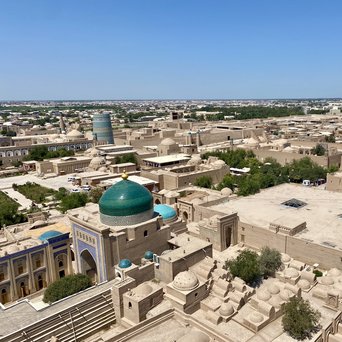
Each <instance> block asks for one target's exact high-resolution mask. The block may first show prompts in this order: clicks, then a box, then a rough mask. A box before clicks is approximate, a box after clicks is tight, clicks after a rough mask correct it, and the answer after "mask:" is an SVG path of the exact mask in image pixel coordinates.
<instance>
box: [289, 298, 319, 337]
mask: <svg viewBox="0 0 342 342" xmlns="http://www.w3.org/2000/svg"><path fill="white" fill-rule="evenodd" d="M320 317H321V314H320V313H319V312H318V311H316V310H314V309H313V308H312V307H311V306H310V303H309V302H308V301H307V300H304V299H302V298H297V297H293V298H291V299H290V300H289V301H288V302H287V303H286V304H285V306H284V316H283V319H282V323H283V329H284V331H286V332H287V333H288V334H289V335H290V336H291V337H293V338H295V339H297V340H304V339H305V338H307V337H308V338H310V336H311V334H312V333H313V332H315V330H316V329H317V328H318V326H317V325H318V322H319V319H320Z"/></svg>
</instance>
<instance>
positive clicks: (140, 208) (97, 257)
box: [69, 173, 211, 283]
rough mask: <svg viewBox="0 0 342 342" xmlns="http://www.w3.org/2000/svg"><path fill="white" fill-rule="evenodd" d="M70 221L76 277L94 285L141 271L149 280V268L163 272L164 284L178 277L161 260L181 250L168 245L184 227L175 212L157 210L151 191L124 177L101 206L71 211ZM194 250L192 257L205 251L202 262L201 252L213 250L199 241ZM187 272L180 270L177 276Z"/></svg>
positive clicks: (160, 207) (165, 208) (164, 208)
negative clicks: (86, 275) (79, 276)
mask: <svg viewBox="0 0 342 342" xmlns="http://www.w3.org/2000/svg"><path fill="white" fill-rule="evenodd" d="M69 219H70V221H71V224H72V233H73V247H74V252H75V259H76V272H79V273H83V274H88V275H89V276H90V277H91V278H92V279H93V281H94V282H97V283H101V282H104V281H107V280H111V279H114V278H122V277H125V274H126V273H127V272H128V273H127V274H129V272H134V273H137V272H138V273H139V270H140V271H141V272H140V273H141V274H145V276H146V272H147V271H146V269H147V268H148V269H149V270H150V271H149V272H152V273H153V274H154V273H155V272H159V274H158V275H159V277H161V278H162V279H163V278H167V279H169V278H170V276H169V275H167V274H164V271H165V272H166V273H169V272H171V273H174V271H170V269H172V267H168V266H166V265H165V267H164V270H163V269H161V264H162V263H163V262H162V261H161V260H160V257H161V256H162V255H163V253H164V254H165V253H166V252H170V249H176V247H177V246H176V245H175V244H173V246H172V245H170V243H169V241H172V240H171V239H172V238H173V237H174V236H175V235H176V233H179V232H180V231H184V229H185V223H184V222H182V220H181V219H180V218H178V216H177V212H176V210H175V208H174V207H172V206H170V205H166V204H158V205H154V201H153V197H152V194H151V193H150V191H148V190H147V189H146V188H145V187H143V186H141V185H139V184H138V183H135V182H133V181H131V180H129V179H128V175H127V174H126V173H124V174H123V175H122V180H121V181H119V182H118V183H116V184H115V185H113V186H112V187H111V188H109V189H108V190H107V191H106V192H105V193H104V194H103V195H102V197H101V199H100V201H99V204H92V203H90V204H87V205H86V206H85V207H83V208H76V209H73V210H71V211H70V212H69ZM194 239H195V238H192V240H193V241H194ZM197 240H199V239H196V241H197ZM195 245H197V247H196V246H193V247H192V249H193V251H192V253H193V254H196V250H197V249H198V250H201V252H200V253H199V254H201V256H200V259H202V258H204V256H205V255H204V253H203V251H202V249H203V248H208V247H209V246H210V250H211V244H210V243H207V242H203V241H201V240H199V243H198V242H196V243H195ZM209 254H210V252H209ZM185 256H186V255H184V256H183V255H182V257H185ZM161 259H163V258H161ZM168 259H170V260H171V258H168ZM194 260H196V257H195V259H194ZM174 261H175V260H174ZM171 264H172V262H171ZM138 265H139V266H138ZM142 266H144V267H145V271H143V270H142V269H141V267H142ZM139 267H140V268H139ZM175 267H176V266H174V267H173V268H175ZM184 270H185V269H179V271H177V272H176V273H178V272H180V271H184ZM147 273H148V272H147ZM135 276H136V275H135ZM152 278H153V277H152Z"/></svg>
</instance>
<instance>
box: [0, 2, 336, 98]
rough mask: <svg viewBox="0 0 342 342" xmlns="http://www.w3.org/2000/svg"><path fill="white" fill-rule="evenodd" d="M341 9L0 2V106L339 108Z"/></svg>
mask: <svg viewBox="0 0 342 342" xmlns="http://www.w3.org/2000/svg"><path fill="white" fill-rule="evenodd" d="M341 13H342V1H341V0H328V1H327V0H325V1H324V0H321V1H318V0H249V1H246V0H120V1H117V0H0V100H30V99H37V100H39V99H40V100H44V99H143V98H148V99H165V98H166V99H172V98H174V99H176V98H212V99H213V98H219V99H223V98H227V99H229V98H288V97H292V98H293V97H295V98H299V97H342V24H341Z"/></svg>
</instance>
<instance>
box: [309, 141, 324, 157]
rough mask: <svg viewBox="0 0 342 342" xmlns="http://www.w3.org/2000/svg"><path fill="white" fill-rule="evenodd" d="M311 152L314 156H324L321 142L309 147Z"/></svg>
mask: <svg viewBox="0 0 342 342" xmlns="http://www.w3.org/2000/svg"><path fill="white" fill-rule="evenodd" d="M311 153H312V154H314V155H316V156H324V155H325V148H324V147H323V146H322V145H321V144H317V145H316V146H315V147H313V148H312V149H311Z"/></svg>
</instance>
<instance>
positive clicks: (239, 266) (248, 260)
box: [225, 249, 261, 285]
mask: <svg viewBox="0 0 342 342" xmlns="http://www.w3.org/2000/svg"><path fill="white" fill-rule="evenodd" d="M225 267H226V269H229V270H230V273H231V274H232V275H233V276H234V277H239V278H241V279H243V280H244V281H245V282H246V283H247V284H249V285H253V284H254V283H255V282H257V281H258V280H259V279H260V277H261V272H260V267H259V262H258V254H257V253H255V252H253V251H250V250H248V249H246V250H244V251H242V252H241V253H240V254H239V255H238V256H237V258H236V259H233V260H227V261H226V263H225Z"/></svg>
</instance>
